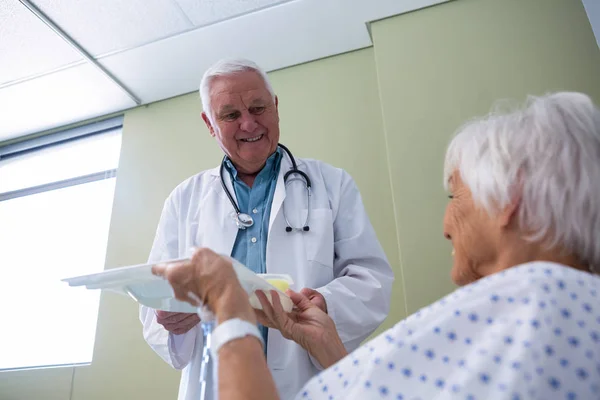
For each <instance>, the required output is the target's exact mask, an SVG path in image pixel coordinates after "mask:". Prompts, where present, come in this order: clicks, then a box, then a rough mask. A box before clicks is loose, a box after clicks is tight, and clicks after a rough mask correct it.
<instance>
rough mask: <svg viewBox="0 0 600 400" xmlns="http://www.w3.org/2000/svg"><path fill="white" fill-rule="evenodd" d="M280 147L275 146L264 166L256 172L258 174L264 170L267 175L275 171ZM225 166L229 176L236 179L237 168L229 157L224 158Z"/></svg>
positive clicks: (279, 155) (261, 173)
mask: <svg viewBox="0 0 600 400" xmlns="http://www.w3.org/2000/svg"><path fill="white" fill-rule="evenodd" d="M281 151H282V150H281V148H279V146H277V150H275V152H274V153H273V154H271V155H270V156H269V158H267V162H266V163H265V166H264V167H263V168H262V169H261V170H260V172H259V173H258V175H264V172H268V174H269V175H272V174H274V172H275V171H277V169H278V167H279V164H280V162H281ZM225 168H227V171H228V172H229V173H230V174H231V177H232V178H233V180H234V181H237V180H238V172H237V169H236V168H235V165H233V163H232V162H231V160H230V159H229V157H226V158H225Z"/></svg>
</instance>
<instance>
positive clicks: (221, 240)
mask: <svg viewBox="0 0 600 400" xmlns="http://www.w3.org/2000/svg"><path fill="white" fill-rule="evenodd" d="M223 172H224V173H225V176H224V178H225V186H226V187H227V190H229V193H231V196H233V198H234V200H235V201H236V202H237V198H236V196H235V190H234V188H233V185H232V183H231V178H230V175H229V172H227V170H226V169H225V170H224V171H223ZM211 175H212V176H213V177H214V178H215V179H213V181H212V182H211V183H210V185H211V190H210V193H209V194H208V198H207V199H206V202H205V204H210V207H209V208H210V210H206V211H207V212H208V220H209V221H211V222H212V224H211V225H212V226H210V227H207V228H208V229H206V234H205V239H204V243H206V247H209V248H210V249H212V250H213V251H215V252H217V253H220V254H225V255H231V250H232V249H233V245H234V243H235V238H236V237H237V234H238V227H237V225H236V223H235V215H236V214H235V210H234V209H233V206H232V205H231V202H230V201H229V198H228V197H227V195H226V194H225V191H224V190H223V187H222V186H221V173H220V168H219V167H217V168H215V169H213V170H212V171H211ZM213 224H214V225H213Z"/></svg>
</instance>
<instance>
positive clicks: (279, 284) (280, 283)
mask: <svg viewBox="0 0 600 400" xmlns="http://www.w3.org/2000/svg"><path fill="white" fill-rule="evenodd" d="M267 282H269V283H270V284H271V285H273V286H275V288H277V290H280V291H282V292H283V293H285V291H286V290H288V289H289V287H290V283H289V282H288V281H286V280H284V279H267Z"/></svg>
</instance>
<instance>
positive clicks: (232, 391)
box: [216, 284, 279, 400]
mask: <svg viewBox="0 0 600 400" xmlns="http://www.w3.org/2000/svg"><path fill="white" fill-rule="evenodd" d="M236 286H237V287H236ZM219 303H220V304H222V305H221V306H219V307H218V308H217V312H216V314H217V318H218V321H219V323H223V322H225V321H227V320H229V319H232V318H239V319H242V320H245V321H248V322H250V323H251V324H254V325H256V316H255V314H254V310H253V309H252V307H251V306H250V302H249V301H248V295H247V294H246V292H245V291H244V290H243V289H242V288H241V287H240V286H239V284H238V285H234V287H233V288H232V289H231V290H230V291H227V292H225V293H223V294H222V296H221V299H220V302H219ZM218 366H219V399H220V400H242V399H244V400H245V399H249V400H253V399H256V400H277V399H279V396H278V394H277V388H276V386H275V382H274V381H273V377H272V376H271V372H270V371H269V368H268V367H267V360H266V359H265V354H264V350H263V348H262V345H261V342H260V341H259V339H258V338H256V337H253V336H246V337H244V338H241V339H236V340H232V341H230V342H227V343H225V344H223V346H222V347H221V348H220V349H219V363H218Z"/></svg>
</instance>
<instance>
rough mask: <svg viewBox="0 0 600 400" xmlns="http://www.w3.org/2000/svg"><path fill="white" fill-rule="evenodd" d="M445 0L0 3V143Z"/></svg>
mask: <svg viewBox="0 0 600 400" xmlns="http://www.w3.org/2000/svg"><path fill="white" fill-rule="evenodd" d="M445 1H448V0H126V1H123V0H31V1H29V0H0V142H1V141H6V140H9V139H14V138H17V137H20V136H25V135H28V134H31V133H36V132H40V131H44V130H47V129H51V128H55V127H59V126H64V125H67V124H70V123H74V122H78V121H82V120H86V119H90V118H94V117H98V116H102V115H107V114H110V113H114V112H118V111H122V110H126V109H128V108H132V107H135V106H137V105H140V104H148V103H151V102H155V101H158V100H163V99H166V98H169V97H173V96H177V95H180V94H184V93H190V92H193V91H196V90H197V88H198V84H199V82H200V78H201V76H202V74H203V72H204V71H205V70H206V69H207V68H208V67H209V66H210V65H211V64H212V63H214V62H215V61H217V60H218V59H220V58H223V57H246V58H250V59H252V60H254V61H255V62H257V63H258V64H259V65H261V66H262V67H263V68H265V69H266V70H267V71H272V70H276V69H280V68H285V67H289V66H292V65H296V64H299V63H303V62H308V61H312V60H316V59H320V58H323V57H327V56H332V55H336V54H340V53H344V52H348V51H352V50H356V49H360V48H364V47H368V46H371V45H372V43H371V38H370V36H369V31H368V23H369V22H370V21H374V20H377V19H381V18H385V17H389V16H392V15H397V14H401V13H405V12H408V11H412V10H415V9H419V8H423V7H427V6H430V5H434V4H438V3H443V2H445Z"/></svg>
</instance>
